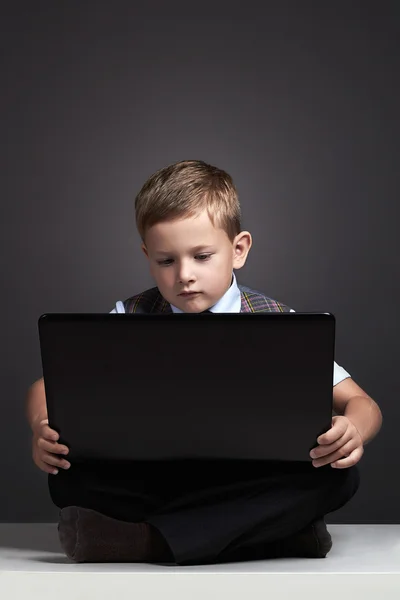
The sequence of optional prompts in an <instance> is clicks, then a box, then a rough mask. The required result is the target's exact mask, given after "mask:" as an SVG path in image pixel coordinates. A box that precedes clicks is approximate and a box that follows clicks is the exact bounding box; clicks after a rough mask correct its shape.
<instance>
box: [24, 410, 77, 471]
mask: <svg viewBox="0 0 400 600" xmlns="http://www.w3.org/2000/svg"><path fill="white" fill-rule="evenodd" d="M59 437H60V436H59V435H58V433H57V431H54V429H50V427H49V421H48V419H43V420H42V421H39V422H38V423H36V424H35V425H34V427H33V439H32V458H33V462H34V463H35V465H36V466H38V467H39V469H41V470H42V471H45V473H51V474H52V475H56V474H57V473H58V470H57V468H55V467H60V468H63V469H68V468H69V467H70V466H71V464H70V463H69V462H68V461H67V460H63V459H62V458H61V457H59V456H57V454H68V452H69V450H68V448H67V446H63V445H62V444H58V443H57V440H58V439H59Z"/></svg>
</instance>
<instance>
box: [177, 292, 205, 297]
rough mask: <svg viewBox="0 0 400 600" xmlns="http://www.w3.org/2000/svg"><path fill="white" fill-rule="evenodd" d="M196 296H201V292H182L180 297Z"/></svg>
mask: <svg viewBox="0 0 400 600" xmlns="http://www.w3.org/2000/svg"><path fill="white" fill-rule="evenodd" d="M195 294H200V292H181V293H180V294H178V295H179V296H184V297H186V296H194V295H195Z"/></svg>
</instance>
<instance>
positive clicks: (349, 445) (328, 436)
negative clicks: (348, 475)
mask: <svg viewBox="0 0 400 600" xmlns="http://www.w3.org/2000/svg"><path fill="white" fill-rule="evenodd" d="M317 442H318V444H320V445H319V446H318V447H317V448H313V450H311V452H310V456H311V458H315V459H316V460H313V461H312V464H313V465H314V467H322V466H323V465H328V464H331V467H335V468H338V469H347V468H348V467H352V466H353V465H355V464H357V463H358V461H359V460H360V459H361V457H362V455H363V454H364V444H363V441H362V439H361V436H360V434H359V433H358V430H357V429H356V427H355V425H353V423H352V422H351V421H350V419H348V418H347V417H344V416H342V415H340V416H337V417H333V418H332V428H331V429H329V431H327V432H326V433H324V434H323V435H320V436H319V438H318V439H317Z"/></svg>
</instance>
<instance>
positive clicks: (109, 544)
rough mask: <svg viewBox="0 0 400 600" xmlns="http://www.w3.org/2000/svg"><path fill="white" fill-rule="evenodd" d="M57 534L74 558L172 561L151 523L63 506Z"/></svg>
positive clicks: (84, 560) (70, 555)
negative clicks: (120, 519)
mask: <svg viewBox="0 0 400 600" xmlns="http://www.w3.org/2000/svg"><path fill="white" fill-rule="evenodd" d="M58 535H59V538H60V543H61V547H62V549H63V550H64V552H65V554H66V555H67V556H68V558H70V559H71V560H73V561H74V562H174V558H173V556H172V553H171V551H170V549H169V546H168V544H167V543H166V542H165V540H164V538H163V537H162V535H161V534H160V533H159V531H158V530H157V529H156V528H155V527H152V526H151V525H149V524H147V523H128V522H125V521H118V520H117V519H113V518H111V517H107V516H105V515H103V514H101V513H99V512H97V511H95V510H90V509H87V508H80V507H78V506H68V507H66V508H63V509H62V510H61V511H60V520H59V524H58Z"/></svg>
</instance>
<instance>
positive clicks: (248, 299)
mask: <svg viewBox="0 0 400 600" xmlns="http://www.w3.org/2000/svg"><path fill="white" fill-rule="evenodd" d="M238 288H239V290H240V296H241V301H242V303H241V308H240V312H243V313H249V312H289V311H290V307H289V306H286V305H285V304H282V303H281V302H277V301H276V300H273V299H272V298H268V296H265V295H264V294H262V293H261V292H257V291H255V290H252V289H250V288H248V287H246V286H244V285H238ZM124 307H125V312H126V313H167V314H168V313H172V308H171V306H170V303H169V302H167V300H165V299H164V298H163V296H162V295H161V294H160V292H159V290H158V288H157V287H154V288H151V289H150V290H146V291H145V292H142V293H141V294H137V295H136V296H132V297H131V298H128V299H127V300H125V301H124Z"/></svg>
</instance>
